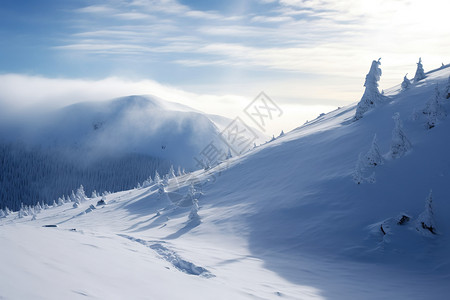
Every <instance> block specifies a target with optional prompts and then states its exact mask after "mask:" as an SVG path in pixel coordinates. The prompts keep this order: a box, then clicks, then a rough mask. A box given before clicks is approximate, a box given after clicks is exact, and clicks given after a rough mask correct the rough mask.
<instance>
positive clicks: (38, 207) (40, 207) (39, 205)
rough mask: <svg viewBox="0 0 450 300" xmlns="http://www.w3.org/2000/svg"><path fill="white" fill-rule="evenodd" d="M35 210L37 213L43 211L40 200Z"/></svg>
mask: <svg viewBox="0 0 450 300" xmlns="http://www.w3.org/2000/svg"><path fill="white" fill-rule="evenodd" d="M34 211H35V213H37V214H39V213H40V212H41V211H42V206H41V204H40V203H39V202H38V203H37V204H36V205H35V206H34Z"/></svg>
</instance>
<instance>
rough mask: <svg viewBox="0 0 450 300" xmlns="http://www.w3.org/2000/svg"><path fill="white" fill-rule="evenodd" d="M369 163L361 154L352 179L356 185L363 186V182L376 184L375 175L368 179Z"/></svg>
mask: <svg viewBox="0 0 450 300" xmlns="http://www.w3.org/2000/svg"><path fill="white" fill-rule="evenodd" d="M366 166H367V162H366V161H365V159H364V158H363V156H362V154H361V153H360V154H359V156H358V161H357V162H356V166H355V169H354V170H353V173H352V177H353V181H354V182H355V183H356V184H361V183H363V182H368V183H375V173H372V174H370V175H369V176H367V177H366V175H365V173H367V168H366Z"/></svg>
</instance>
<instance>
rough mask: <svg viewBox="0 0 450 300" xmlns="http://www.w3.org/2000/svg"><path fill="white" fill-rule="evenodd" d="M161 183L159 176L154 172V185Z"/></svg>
mask: <svg viewBox="0 0 450 300" xmlns="http://www.w3.org/2000/svg"><path fill="white" fill-rule="evenodd" d="M160 181H161V177H160V176H159V173H158V171H155V183H156V184H159V183H160Z"/></svg>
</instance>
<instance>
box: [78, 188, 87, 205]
mask: <svg viewBox="0 0 450 300" xmlns="http://www.w3.org/2000/svg"><path fill="white" fill-rule="evenodd" d="M76 197H77V198H78V199H79V201H80V202H81V203H82V202H85V201H86V200H87V197H86V193H85V192H84V187H83V185H80V187H79V188H78V189H77V193H76Z"/></svg>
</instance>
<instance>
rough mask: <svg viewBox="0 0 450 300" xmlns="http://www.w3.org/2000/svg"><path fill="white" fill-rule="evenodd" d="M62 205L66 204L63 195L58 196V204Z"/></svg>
mask: <svg viewBox="0 0 450 300" xmlns="http://www.w3.org/2000/svg"><path fill="white" fill-rule="evenodd" d="M61 205H64V200H63V199H62V198H61V197H59V198H58V206H61Z"/></svg>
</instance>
